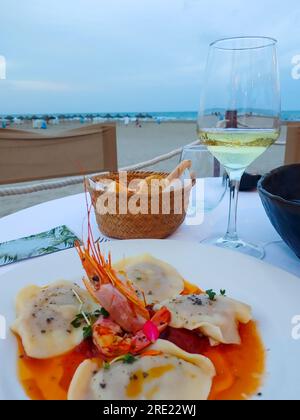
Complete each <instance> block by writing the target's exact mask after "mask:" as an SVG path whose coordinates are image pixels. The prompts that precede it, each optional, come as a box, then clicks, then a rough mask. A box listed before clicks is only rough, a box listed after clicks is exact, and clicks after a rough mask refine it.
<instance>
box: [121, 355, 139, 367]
mask: <svg viewBox="0 0 300 420" xmlns="http://www.w3.org/2000/svg"><path fill="white" fill-rule="evenodd" d="M122 360H123V363H127V364H129V365H131V364H132V363H134V362H135V361H136V360H137V359H136V357H134V356H133V355H132V354H130V353H128V354H125V355H124V356H123V358H122Z"/></svg>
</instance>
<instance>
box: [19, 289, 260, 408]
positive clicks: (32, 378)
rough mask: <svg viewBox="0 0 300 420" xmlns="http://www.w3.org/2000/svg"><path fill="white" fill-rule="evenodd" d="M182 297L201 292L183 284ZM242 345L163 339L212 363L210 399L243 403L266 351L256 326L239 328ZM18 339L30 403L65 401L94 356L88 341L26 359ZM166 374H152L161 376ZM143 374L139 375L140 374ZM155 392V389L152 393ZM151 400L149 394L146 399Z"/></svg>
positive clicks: (177, 333) (178, 335)
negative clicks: (84, 365) (83, 366)
mask: <svg viewBox="0 0 300 420" xmlns="http://www.w3.org/2000/svg"><path fill="white" fill-rule="evenodd" d="M183 293H184V294H190V293H202V291H201V290H200V289H199V288H197V287H195V286H193V285H190V284H189V283H187V282H186V283H185V290H184V292H183ZM239 331H240V336H241V341H242V343H241V345H223V344H221V345H219V346H217V347H211V346H210V345H209V342H208V340H207V339H206V338H201V337H199V336H198V335H197V334H196V333H193V332H191V331H187V330H177V329H173V328H169V329H168V330H167V331H166V332H165V333H164V334H163V336H162V338H165V339H168V340H170V341H172V342H174V343H175V344H177V345H178V346H179V347H182V348H183V349H184V350H186V351H189V352H191V353H201V354H203V355H205V356H206V357H208V358H209V359H210V360H211V361H212V362H213V364H214V366H215V368H216V371H217V375H216V377H215V378H214V380H213V384H212V389H211V393H210V396H209V399H210V400H243V399H247V398H249V397H251V396H252V395H254V394H255V393H256V392H258V389H259V388H260V386H261V385H262V380H263V374H264V371H265V350H264V346H263V343H262V341H261V338H260V335H259V332H258V329H257V326H256V323H255V322H253V321H251V322H249V323H248V324H247V325H242V324H241V325H240V327H239ZM17 339H18V348H19V357H18V373H19V378H20V382H21V384H22V386H23V388H24V390H25V392H26V394H27V396H28V397H29V398H31V399H32V400H66V399H67V393H68V389H69V386H70V383H71V380H72V378H73V376H74V373H75V371H76V369H77V367H78V366H79V365H80V364H81V363H82V362H83V361H84V360H86V359H92V358H95V357H97V356H99V355H98V354H97V351H96V350H95V348H94V346H93V344H92V342H91V341H85V342H83V343H82V344H80V345H79V346H78V347H77V348H75V349H74V350H73V351H72V352H70V353H68V354H65V355H62V356H59V357H55V358H52V359H46V360H37V359H32V358H30V357H28V356H26V354H25V351H24V348H23V346H22V342H21V340H20V338H17ZM163 373H165V372H156V371H155V372H153V375H162V374H163ZM141 374H142V373H141ZM131 382H132V383H133V385H130V386H129V387H128V390H127V392H128V396H129V397H130V398H134V396H135V395H138V393H139V392H138V391H139V390H137V389H133V388H132V387H134V386H137V385H136V384H137V383H139V382H140V381H131ZM153 392H155V390H153ZM147 397H148V398H151V395H150V394H149V395H148V396H147Z"/></svg>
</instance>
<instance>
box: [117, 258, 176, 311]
mask: <svg viewBox="0 0 300 420" xmlns="http://www.w3.org/2000/svg"><path fill="white" fill-rule="evenodd" d="M114 268H115V269H116V270H117V271H119V274H120V275H121V277H122V275H123V276H124V277H125V278H126V279H128V280H130V281H131V282H132V283H133V284H134V285H135V286H136V287H137V293H139V292H141V291H142V292H143V293H144V295H145V298H146V302H147V304H149V305H151V304H154V303H157V302H161V301H162V300H165V299H169V298H171V297H173V296H177V295H179V294H180V293H181V292H182V291H183V289H184V279H183V278H182V276H181V275H180V274H179V273H178V272H177V271H176V270H175V268H174V267H172V266H171V265H169V264H167V263H165V262H163V261H161V260H159V259H157V258H154V257H152V256H151V255H149V254H144V255H140V256H138V257H132V258H126V259H123V260H122V261H120V262H118V263H117V264H115V265H114Z"/></svg>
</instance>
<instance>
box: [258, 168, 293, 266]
mask: <svg viewBox="0 0 300 420" xmlns="http://www.w3.org/2000/svg"><path fill="white" fill-rule="evenodd" d="M258 191H259V195H260V198H261V200H262V203H263V205H264V208H265V210H266V212H267V215H268V216H269V219H270V221H271V223H272V225H273V226H274V228H275V229H276V230H277V232H278V233H279V235H280V236H281V238H282V239H283V240H284V241H285V242H286V243H287V244H288V246H289V247H290V248H291V249H292V250H293V251H294V252H295V254H296V255H297V256H298V258H300V164H296V165H288V166H282V167H281V168H278V169H275V170H274V171H272V172H270V173H269V174H267V175H265V176H264V177H263V178H262V179H261V180H260V181H259V183H258Z"/></svg>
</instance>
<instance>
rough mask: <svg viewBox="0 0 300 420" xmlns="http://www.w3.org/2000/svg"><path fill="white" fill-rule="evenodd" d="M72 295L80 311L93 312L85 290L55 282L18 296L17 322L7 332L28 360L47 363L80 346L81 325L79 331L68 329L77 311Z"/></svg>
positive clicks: (95, 306)
mask: <svg viewBox="0 0 300 420" xmlns="http://www.w3.org/2000/svg"><path fill="white" fill-rule="evenodd" d="M74 291H75V292H76V293H77V294H78V296H79V297H80V299H81V300H82V301H83V303H84V304H83V307H82V310H83V311H85V312H93V311H94V310H96V309H97V307H98V306H97V305H96V304H95V303H94V302H93V301H92V299H91V298H90V295H89V294H88V293H87V292H86V291H85V290H82V289H81V288H80V287H79V286H77V285H76V284H74V283H71V282H68V281H57V282H55V283H53V284H50V285H49V286H47V287H38V286H29V287H26V288H25V289H23V290H21V292H20V293H19V294H18V296H17V300H16V312H17V319H16V321H15V322H14V324H13V325H12V327H11V329H12V331H13V332H15V333H16V334H18V335H19V336H20V337H21V339H22V343H23V346H24V349H25V352H26V354H27V355H28V356H29V357H32V358H35V359H48V358H51V357H55V356H59V355H61V354H64V353H67V352H68V351H71V350H72V349H73V348H74V347H76V346H77V345H79V344H80V343H81V341H82V340H83V327H84V325H83V326H81V327H80V328H74V327H72V325H71V322H72V321H73V319H74V318H75V316H76V315H77V314H78V312H79V309H80V302H79V301H78V298H77V297H76V296H75V294H74ZM98 309H99V307H98Z"/></svg>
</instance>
